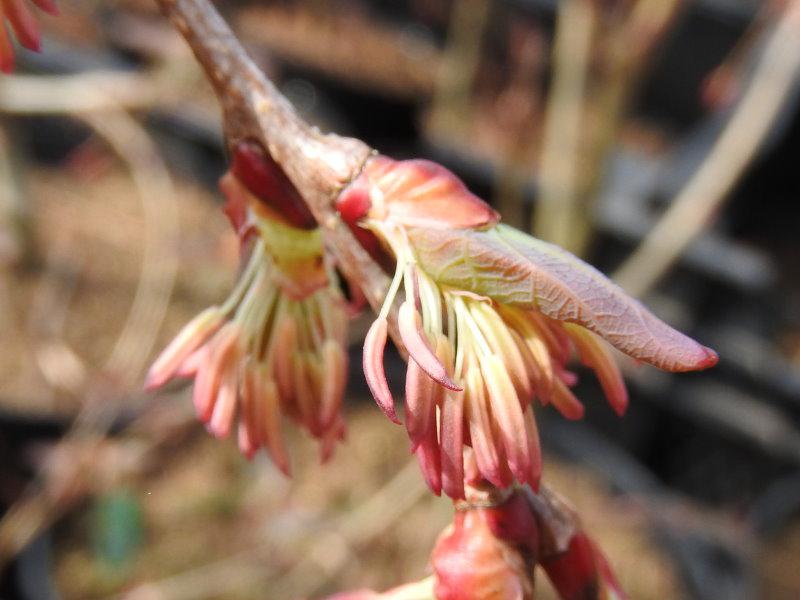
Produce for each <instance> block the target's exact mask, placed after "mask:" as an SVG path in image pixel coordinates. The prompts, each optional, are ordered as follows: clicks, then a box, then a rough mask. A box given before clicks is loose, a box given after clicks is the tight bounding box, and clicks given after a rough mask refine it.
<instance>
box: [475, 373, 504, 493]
mask: <svg viewBox="0 0 800 600" xmlns="http://www.w3.org/2000/svg"><path fill="white" fill-rule="evenodd" d="M466 388H467V389H466V392H465V399H466V402H467V407H468V411H467V412H468V419H469V431H470V437H471V438H472V449H473V450H474V451H475V462H476V463H477V465H478V470H479V471H480V472H481V475H482V476H483V477H484V478H486V479H487V480H488V481H489V482H490V483H492V484H494V485H496V486H497V487H501V488H504V487H507V486H508V485H509V483H510V475H511V474H510V473H509V472H508V468H507V467H506V465H505V463H503V462H502V461H501V460H500V455H499V453H498V451H497V448H496V446H495V440H494V431H493V426H492V420H491V415H490V414H489V409H488V406H487V398H486V392H485V390H484V387H483V380H482V379H481V376H480V373H479V372H478V371H477V369H476V368H474V367H472V368H468V369H467V385H466Z"/></svg>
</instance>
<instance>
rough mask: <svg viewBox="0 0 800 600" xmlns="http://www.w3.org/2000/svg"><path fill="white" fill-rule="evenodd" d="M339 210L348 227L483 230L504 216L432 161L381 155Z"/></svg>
mask: <svg viewBox="0 0 800 600" xmlns="http://www.w3.org/2000/svg"><path fill="white" fill-rule="evenodd" d="M337 209H338V210H339V213H340V214H341V215H342V218H343V219H344V220H345V221H347V222H348V223H354V222H356V221H358V220H360V219H362V218H365V217H369V218H375V219H380V220H393V221H396V222H397V223H400V224H403V225H419V226H423V227H434V228H457V229H467V228H480V227H489V226H491V225H494V224H496V223H497V222H499V221H500V215H499V214H498V213H497V212H496V211H495V210H494V209H492V207H490V206H489V205H488V204H486V203H485V202H484V201H483V200H481V199H480V198H478V197H477V196H476V195H475V194H473V193H472V192H470V191H469V190H468V189H467V186H465V185H464V183H463V182H462V181H461V180H460V179H459V178H458V177H456V176H455V175H454V174H453V173H452V172H450V171H449V170H447V169H445V168H444V167H443V166H441V165H438V164H436V163H434V162H431V161H429V160H422V159H414V160H399V161H398V160H393V159H391V158H389V157H387V156H376V157H374V158H371V159H370V160H369V161H367V164H366V165H365V166H364V170H363V171H362V173H361V174H360V175H359V176H358V177H357V178H356V180H355V181H354V182H353V183H352V184H351V185H350V186H349V187H348V188H347V189H345V190H344V191H343V192H342V194H341V196H340V197H339V199H338V201H337Z"/></svg>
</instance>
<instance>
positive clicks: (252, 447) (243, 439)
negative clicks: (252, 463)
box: [237, 421, 258, 460]
mask: <svg viewBox="0 0 800 600" xmlns="http://www.w3.org/2000/svg"><path fill="white" fill-rule="evenodd" d="M237 443H238V445H239V452H241V453H242V454H243V455H244V456H245V457H247V460H253V456H255V454H256V452H257V451H258V446H257V445H256V443H255V442H254V441H253V438H252V437H250V432H249V431H248V430H247V426H246V425H245V423H244V421H239V429H238V436H237Z"/></svg>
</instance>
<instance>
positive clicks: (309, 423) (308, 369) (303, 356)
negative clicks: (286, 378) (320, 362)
mask: <svg viewBox="0 0 800 600" xmlns="http://www.w3.org/2000/svg"><path fill="white" fill-rule="evenodd" d="M292 358H293V359H294V360H293V363H294V389H295V396H296V398H297V406H298V408H299V410H300V422H301V423H302V424H303V425H304V426H305V427H306V429H308V431H309V432H310V433H311V435H313V436H314V437H316V438H319V437H320V436H321V435H322V427H321V426H320V423H319V420H318V411H317V405H316V404H317V403H316V398H317V397H318V396H317V390H318V389H319V375H318V373H317V369H315V368H314V365H313V364H312V362H311V361H312V360H313V359H312V358H311V356H309V354H308V353H306V352H298V353H296V354H295V355H294V356H293V357H292Z"/></svg>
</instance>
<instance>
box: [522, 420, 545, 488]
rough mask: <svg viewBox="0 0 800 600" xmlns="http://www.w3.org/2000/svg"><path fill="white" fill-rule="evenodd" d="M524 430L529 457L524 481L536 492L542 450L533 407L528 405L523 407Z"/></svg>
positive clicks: (539, 477)
mask: <svg viewBox="0 0 800 600" xmlns="http://www.w3.org/2000/svg"><path fill="white" fill-rule="evenodd" d="M525 432H526V436H525V437H526V439H527V440H528V453H529V454H530V457H531V468H530V472H529V476H528V478H527V479H526V481H527V483H529V484H530V486H531V487H532V488H533V491H534V492H538V491H539V480H540V479H541V478H542V450H541V446H540V444H539V430H538V428H537V427H536V419H535V418H534V416H533V407H532V406H530V405H529V406H528V408H527V409H525Z"/></svg>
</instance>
